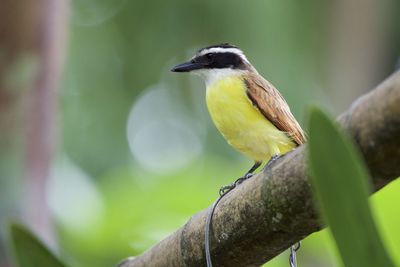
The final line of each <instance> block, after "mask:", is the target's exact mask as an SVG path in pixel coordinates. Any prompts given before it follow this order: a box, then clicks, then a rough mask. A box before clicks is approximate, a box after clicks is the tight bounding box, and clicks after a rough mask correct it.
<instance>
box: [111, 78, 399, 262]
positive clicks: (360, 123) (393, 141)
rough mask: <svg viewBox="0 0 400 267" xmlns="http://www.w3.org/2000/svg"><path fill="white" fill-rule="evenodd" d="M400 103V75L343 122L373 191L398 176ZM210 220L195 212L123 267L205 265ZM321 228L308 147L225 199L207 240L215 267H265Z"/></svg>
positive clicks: (359, 104)
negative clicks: (312, 188)
mask: <svg viewBox="0 0 400 267" xmlns="http://www.w3.org/2000/svg"><path fill="white" fill-rule="evenodd" d="M399 103H400V72H397V73H395V74H393V75H392V76H391V77H389V78H388V79H387V80H386V81H384V82H383V83H382V84H380V85H379V86H378V87H377V88H376V89H374V90H373V91H371V92H370V93H368V94H366V95H364V96H362V97H360V98H359V99H357V100H356V101H355V102H354V103H353V104H352V106H351V107H350V108H349V110H348V111H346V112H345V113H344V114H342V115H341V116H340V117H339V118H338V121H339V123H340V124H341V125H342V126H343V128H344V129H345V130H346V131H347V132H348V133H349V134H350V136H352V137H353V139H354V141H355V143H356V144H357V145H358V148H359V150H360V151H361V153H362V155H363V157H364V159H365V162H366V164H367V166H368V168H369V171H370V174H371V177H372V183H373V186H374V190H375V191H376V190H379V189H380V188H382V187H383V186H385V185H387V184H388V183H389V182H391V181H393V180H394V179H395V178H397V177H398V176H400V164H399V159H400V104H399ZM332 164H334V163H332ZM209 209H210V208H209ZM207 213H208V209H207V210H203V211H201V212H199V213H197V214H196V215H194V216H193V217H192V218H191V219H190V220H189V221H188V222H187V223H186V224H185V225H184V226H183V227H181V228H180V229H178V230H177V231H176V232H175V233H173V234H172V235H170V236H169V237H167V238H165V239H164V240H162V241H161V242H160V243H158V244H157V245H155V246H154V247H152V248H151V249H149V250H148V251H146V252H145V253H143V254H142V255H140V256H138V257H136V258H129V259H127V260H125V261H124V262H122V263H121V264H120V265H119V266H120V267H139V266H154V267H155V266H205V257H204V249H203V247H204V224H205V221H206V217H207ZM322 227H323V226H322V224H321V222H320V221H319V217H318V214H317V211H316V209H315V208H314V202H313V196H312V192H311V189H310V185H309V182H308V178H307V166H306V147H305V146H304V145H303V146H301V147H299V148H297V149H296V150H294V151H292V152H290V153H288V154H286V155H285V156H283V157H280V158H279V159H278V160H276V161H275V162H274V163H273V164H272V166H270V167H269V168H268V169H264V170H263V171H262V172H260V173H259V174H257V175H255V176H254V177H252V178H251V179H249V180H247V181H245V182H243V183H242V184H241V185H240V186H238V187H237V188H235V189H234V190H233V191H231V192H229V193H228V194H227V195H226V196H225V197H224V198H223V199H222V200H221V202H220V203H219V205H218V206H217V208H216V211H215V214H214V217H213V222H212V236H211V237H210V238H211V254H212V258H213V263H214V265H215V266H260V265H262V264H263V263H265V262H267V261H268V260H270V259H272V258H274V257H275V256H277V255H279V254H280V253H281V252H282V251H284V250H286V249H287V248H289V247H290V246H291V245H292V244H294V243H296V242H297V241H300V240H302V239H303V238H305V237H306V236H308V235H310V234H311V233H314V232H316V231H318V230H320V229H321V228H322Z"/></svg>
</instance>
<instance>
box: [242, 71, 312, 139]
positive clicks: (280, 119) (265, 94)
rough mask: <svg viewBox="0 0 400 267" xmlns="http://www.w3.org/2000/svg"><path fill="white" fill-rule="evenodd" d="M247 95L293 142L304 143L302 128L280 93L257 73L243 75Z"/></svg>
mask: <svg viewBox="0 0 400 267" xmlns="http://www.w3.org/2000/svg"><path fill="white" fill-rule="evenodd" d="M244 81H245V84H246V86H247V95H248V96H249V98H250V99H251V101H252V102H253V104H254V105H255V106H256V107H257V108H258V109H259V110H260V111H261V113H262V114H263V115H264V116H265V117H266V118H267V119H268V120H269V121H270V122H272V124H274V125H275V127H276V128H278V129H279V130H281V131H283V132H286V133H287V135H288V136H290V137H291V138H292V139H293V141H294V142H295V143H297V144H298V145H301V144H303V143H305V141H306V137H305V134H304V131H303V129H301V127H300V125H299V123H298V122H297V121H296V119H295V118H294V117H293V115H292V113H291V112H290V108H289V106H288V104H287V103H286V101H285V99H284V98H283V96H282V95H281V93H280V92H279V91H278V90H277V89H276V88H275V87H274V86H273V85H272V84H271V83H269V82H268V81H266V80H265V79H264V78H262V77H261V76H260V75H259V74H257V73H249V74H246V75H245V76H244Z"/></svg>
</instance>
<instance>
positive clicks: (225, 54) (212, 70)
mask: <svg viewBox="0 0 400 267" xmlns="http://www.w3.org/2000/svg"><path fill="white" fill-rule="evenodd" d="M249 70H253V67H252V66H251V64H250V62H249V61H248V60H247V58H246V56H245V55H244V53H243V51H242V50H240V49H239V48H238V47H236V46H234V45H231V44H227V43H224V44H219V45H212V46H208V47H205V48H202V49H200V50H199V51H197V52H196V54H195V55H194V56H193V57H192V58H191V59H190V60H189V61H187V62H185V63H182V64H179V65H177V66H175V67H173V68H172V69H171V71H173V72H192V73H195V74H199V75H200V76H202V77H203V78H204V79H205V81H206V82H207V83H208V82H210V81H213V80H215V79H216V78H220V77H222V76H228V75H235V74H238V73H242V72H243V71H249Z"/></svg>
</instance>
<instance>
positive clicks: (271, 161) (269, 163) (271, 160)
mask: <svg viewBox="0 0 400 267" xmlns="http://www.w3.org/2000/svg"><path fill="white" fill-rule="evenodd" d="M277 158H279V156H278V155H273V156H272V157H271V159H270V160H269V161H268V162H267V164H265V167H264V169H267V168H268V167H270V166H271V164H272V163H273V162H274V161H275V160H276V159H277Z"/></svg>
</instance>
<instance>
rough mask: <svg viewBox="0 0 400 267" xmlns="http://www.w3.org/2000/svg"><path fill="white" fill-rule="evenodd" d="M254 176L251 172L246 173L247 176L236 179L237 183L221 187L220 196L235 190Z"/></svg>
mask: <svg viewBox="0 0 400 267" xmlns="http://www.w3.org/2000/svg"><path fill="white" fill-rule="evenodd" d="M252 176H253V174H252V173H251V172H248V173H246V174H245V175H243V177H240V178H238V179H236V181H234V182H233V183H231V184H228V185H225V186H223V187H221V188H220V189H219V194H220V195H221V196H222V195H224V194H226V193H228V192H229V191H231V190H232V189H233V188H235V187H236V186H237V185H239V184H241V183H242V182H243V181H244V180H247V179H249V178H251V177H252Z"/></svg>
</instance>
